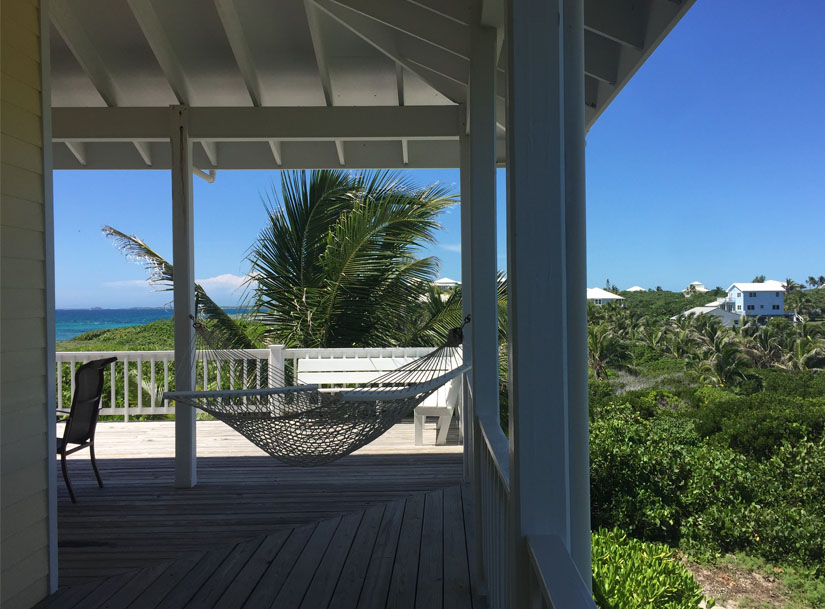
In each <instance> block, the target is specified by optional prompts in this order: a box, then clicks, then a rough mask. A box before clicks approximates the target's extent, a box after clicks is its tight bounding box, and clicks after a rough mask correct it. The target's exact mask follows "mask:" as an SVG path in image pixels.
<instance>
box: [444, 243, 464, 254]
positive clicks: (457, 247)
mask: <svg viewBox="0 0 825 609" xmlns="http://www.w3.org/2000/svg"><path fill="white" fill-rule="evenodd" d="M440 245H441V249H445V250H447V251H448V252H456V253H458V254H460V253H461V244H460V243H441V244H440Z"/></svg>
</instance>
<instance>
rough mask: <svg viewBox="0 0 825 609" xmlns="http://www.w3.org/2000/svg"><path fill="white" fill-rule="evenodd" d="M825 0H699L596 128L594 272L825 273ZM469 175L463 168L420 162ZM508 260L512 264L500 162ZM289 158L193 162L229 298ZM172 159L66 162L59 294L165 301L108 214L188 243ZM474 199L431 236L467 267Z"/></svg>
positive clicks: (58, 238) (209, 245)
mask: <svg viewBox="0 0 825 609" xmlns="http://www.w3.org/2000/svg"><path fill="white" fill-rule="evenodd" d="M823 24H825V3H820V2H818V1H816V0H807V1H803V0H787V1H786V2H781V3H780V2H774V1H771V0H723V1H720V0H698V2H697V3H696V4H695V5H694V7H693V8H692V9H691V10H690V11H689V12H688V14H687V15H686V16H685V18H684V19H683V20H682V21H681V22H680V23H679V24H678V25H677V27H676V28H675V29H674V31H673V32H672V33H671V34H670V36H668V38H667V39H666V40H665V41H664V42H663V44H662V45H661V46H660V47H659V48H658V49H657V50H656V51H655V52H654V53H653V55H652V56H651V58H650V59H649V60H648V61H647V62H646V63H645V65H644V66H643V67H642V69H641V70H640V71H639V72H638V73H637V74H636V75H635V76H634V78H633V79H632V80H631V82H630V83H629V84H628V85H627V86H626V87H625V88H624V90H623V91H622V92H621V93H620V94H619V96H618V97H617V98H616V99H615V100H614V101H613V103H612V104H611V105H610V107H609V108H608V109H607V111H606V112H605V113H604V114H603V115H602V116H601V118H600V119H599V120H598V121H597V123H596V124H595V126H594V127H593V128H592V129H591V131H590V133H589V134H588V138H587V150H586V154H587V191H588V192H587V200H588V201H587V205H588V212H587V223H588V235H587V238H588V248H587V250H588V252H587V255H588V265H587V266H588V285H590V286H601V285H603V284H604V282H605V280H606V279H607V278H609V279H610V280H611V281H612V282H613V283H615V284H617V285H618V286H619V287H621V288H627V287H630V286H632V285H641V286H643V287H646V288H654V287H656V286H657V285H660V286H662V287H663V288H665V289H674V290H675V289H681V288H683V287H684V286H685V285H687V284H688V283H690V282H691V281H695V280H698V281H702V282H704V283H705V284H706V285H707V286H708V287H713V286H716V285H720V286H722V287H723V288H724V287H727V285H729V284H730V283H732V282H733V281H749V280H750V279H752V278H753V277H754V276H755V275H759V274H764V275H767V276H768V278H774V279H780V280H784V279H785V278H787V277H792V278H794V279H796V280H797V281H802V280H804V279H805V278H807V276H808V275H812V274H816V275H821V274H823V273H825V238H823V227H825V112H823V111H822V100H823V99H825V61H823V59H822V58H823V57H825V37H823V36H822V34H821V28H822V26H823ZM410 173H412V175H413V177H414V179H416V180H417V181H419V182H420V183H422V184H425V183H431V182H435V181H440V182H442V183H445V184H448V185H453V187H454V189H455V191H456V192H457V191H458V179H459V177H458V172H457V171H452V170H450V171H447V170H443V171H441V170H439V171H429V170H411V171H410ZM498 177H499V182H498V199H499V205H498V207H499V214H498V215H499V231H498V232H499V243H498V258H499V265H500V266H501V267H502V268H504V267H505V266H506V265H505V247H506V246H505V241H504V233H505V227H504V200H505V192H504V189H505V182H504V173H503V171H499V176H498ZM278 182H279V174H278V172H274V171H272V172H269V171H267V172H264V171H243V172H239V171H220V172H218V179H217V180H216V182H215V183H214V184H206V183H205V182H203V181H201V180H199V179H197V178H196V179H195V193H194V194H195V209H196V220H195V241H196V252H195V260H196V262H195V269H196V270H195V272H196V276H197V278H198V279H199V280H204V284H205V287H206V288H207V291H208V292H209V293H210V294H211V295H212V296H213V298H214V299H215V300H217V301H218V302H220V303H222V304H232V303H235V302H237V301H238V299H239V298H240V296H241V292H240V291H238V290H236V289H235V287H236V285H237V283H238V278H240V277H242V276H243V275H244V274H245V273H246V272H247V270H248V266H247V263H246V262H245V257H246V253H247V250H248V248H249V247H250V245H252V243H253V242H254V240H255V238H256V236H257V234H258V232H259V230H260V228H261V227H262V225H263V222H264V218H265V213H264V206H263V204H262V202H261V201H262V197H266V196H267V195H268V194H269V193H271V192H272V191H273V187H274V186H276V185H277V184H278ZM170 189H171V184H170V176H169V173H168V172H167V171H133V172H126V171H123V172H120V171H118V172H115V171H105V172H104V171H57V172H55V178H54V192H55V195H54V198H55V266H56V269H55V279H56V300H57V306H58V308H84V307H91V306H101V307H129V306H162V305H164V304H166V303H167V302H168V301H169V300H171V298H170V296H171V295H170V294H169V293H157V292H153V291H152V288H150V287H148V286H147V285H146V283H145V282H144V281H143V279H144V277H145V274H144V272H143V271H142V269H141V268H140V267H139V266H137V265H135V264H133V263H130V262H128V261H126V259H125V258H124V257H123V256H122V255H121V254H120V253H118V252H117V251H116V250H115V248H114V247H113V246H112V244H111V243H110V242H109V241H108V240H107V239H106V238H105V237H104V236H103V235H102V233H101V231H100V228H101V227H102V226H103V225H104V224H109V225H111V226H114V227H115V228H117V229H119V230H121V231H123V232H126V233H130V234H135V235H138V236H139V237H141V238H142V239H144V240H145V241H146V242H147V243H148V244H149V245H150V246H151V247H153V248H154V249H155V250H156V251H158V252H159V253H160V254H162V255H164V256H165V257H167V259H171V258H172V244H171V195H170ZM459 215H460V214H459V210H458V208H457V207H456V208H454V209H452V210H450V211H449V212H447V213H446V214H445V215H444V216H443V217H442V224H443V226H444V229H443V230H442V231H441V232H440V233H439V235H438V245H436V246H434V247H433V248H431V251H430V253H431V254H432V255H435V256H438V257H439V258H440V259H441V262H442V272H441V275H442V276H449V277H452V278H455V279H459V278H460V276H461V273H460V228H459Z"/></svg>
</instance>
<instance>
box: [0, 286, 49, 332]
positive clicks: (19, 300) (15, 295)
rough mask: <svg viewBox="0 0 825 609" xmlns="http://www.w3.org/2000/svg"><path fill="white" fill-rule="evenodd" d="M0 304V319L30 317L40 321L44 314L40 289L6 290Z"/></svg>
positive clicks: (43, 303) (44, 309)
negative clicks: (37, 318)
mask: <svg viewBox="0 0 825 609" xmlns="http://www.w3.org/2000/svg"><path fill="white" fill-rule="evenodd" d="M0 302H1V303H2V304H0V319H28V318H30V317H39V318H41V319H42V318H43V316H44V315H45V314H46V303H45V302H44V293H43V289H42V288H32V289H15V288H6V289H5V290H3V298H2V301H0ZM4 340H5V339H4Z"/></svg>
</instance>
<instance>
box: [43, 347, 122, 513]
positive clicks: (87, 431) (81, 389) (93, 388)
mask: <svg viewBox="0 0 825 609" xmlns="http://www.w3.org/2000/svg"><path fill="white" fill-rule="evenodd" d="M116 361H117V358H116V357H109V358H106V359H98V360H94V361H91V362H89V363H87V364H83V365H82V366H81V367H80V368H78V369H77V371H76V372H75V375H74V395H73V396H72V407H71V410H69V411H65V410H58V411H57V412H58V413H59V414H68V417H67V418H65V419H62V420H64V421H65V422H66V427H65V428H64V429H63V437H62V438H58V439H57V454H58V455H60V465H61V466H62V468H63V479H64V480H65V481H66V488H67V489H68V490H69V497H71V498H72V503H77V500H76V499H75V496H74V491H73V490H72V483H71V482H69V470H68V468H67V466H66V457H67V456H68V455H71V454H72V453H76V452H77V451H79V450H82V449H84V448H87V447H88V449H89V454H90V455H91V459H92V469H94V471H95V477H96V478H97V484H98V486H99V487H100V488H103V480H101V478H100V472H99V471H98V470H97V463H96V462H95V427H96V426H97V417H98V414H99V413H100V396H101V395H102V393H103V371H104V370H105V369H106V366H108V365H109V364H111V363H112V362H116ZM69 444H77V446H75V447H74V448H69Z"/></svg>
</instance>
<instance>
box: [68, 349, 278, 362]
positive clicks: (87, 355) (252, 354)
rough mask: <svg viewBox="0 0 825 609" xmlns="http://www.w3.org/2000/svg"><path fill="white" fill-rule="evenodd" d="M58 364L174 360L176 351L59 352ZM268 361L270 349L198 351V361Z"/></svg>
mask: <svg viewBox="0 0 825 609" xmlns="http://www.w3.org/2000/svg"><path fill="white" fill-rule="evenodd" d="M56 356H57V358H56V359H57V361H58V362H68V361H72V360H78V359H99V358H104V357H117V358H118V360H120V361H123V360H124V359H132V358H134V357H140V358H143V359H145V358H148V357H168V358H170V359H174V357H175V352H174V351H58V352H57V353H56ZM204 357H205V358H206V359H226V358H227V357H229V358H230V359H238V360H241V359H250V358H256V359H266V358H267V357H269V349H234V350H232V351H229V352H228V355H227V353H224V354H221V355H220V356H218V355H217V354H216V352H213V351H204V350H199V351H197V358H198V359H203V358H204Z"/></svg>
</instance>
